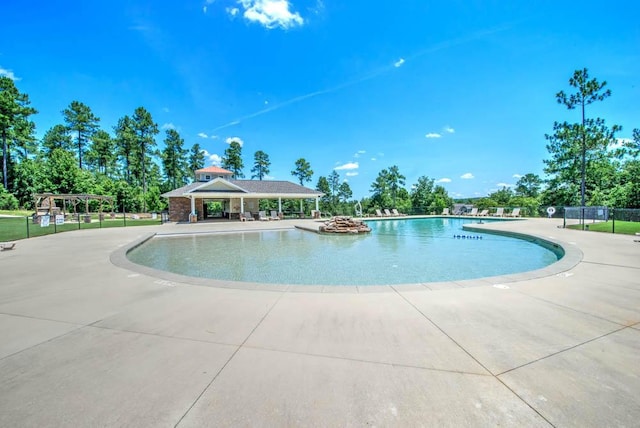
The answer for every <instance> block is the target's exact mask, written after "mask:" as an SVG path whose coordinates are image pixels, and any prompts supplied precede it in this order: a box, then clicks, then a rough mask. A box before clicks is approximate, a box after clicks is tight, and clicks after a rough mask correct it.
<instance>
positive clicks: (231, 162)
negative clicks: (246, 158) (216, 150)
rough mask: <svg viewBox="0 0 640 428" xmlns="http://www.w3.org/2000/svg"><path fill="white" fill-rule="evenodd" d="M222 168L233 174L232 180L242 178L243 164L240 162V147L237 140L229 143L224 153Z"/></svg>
mask: <svg viewBox="0 0 640 428" xmlns="http://www.w3.org/2000/svg"><path fill="white" fill-rule="evenodd" d="M222 167H223V168H224V169H228V170H229V171H231V172H233V178H235V179H238V178H244V174H243V173H242V168H244V163H243V162H242V146H241V145H240V143H239V142H238V141H237V140H233V141H231V143H230V144H229V147H227V149H226V150H225V151H224V156H223V157H222Z"/></svg>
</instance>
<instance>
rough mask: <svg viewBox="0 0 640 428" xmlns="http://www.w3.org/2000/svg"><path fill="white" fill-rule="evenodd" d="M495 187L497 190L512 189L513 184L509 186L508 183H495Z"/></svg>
mask: <svg viewBox="0 0 640 428" xmlns="http://www.w3.org/2000/svg"><path fill="white" fill-rule="evenodd" d="M496 186H498V188H500V189H502V188H503V187H513V184H509V183H496Z"/></svg>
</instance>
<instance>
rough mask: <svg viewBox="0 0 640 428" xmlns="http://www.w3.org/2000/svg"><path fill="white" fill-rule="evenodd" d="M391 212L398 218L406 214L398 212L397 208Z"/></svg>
mask: <svg viewBox="0 0 640 428" xmlns="http://www.w3.org/2000/svg"><path fill="white" fill-rule="evenodd" d="M391 212H392V213H393V215H395V216H396V217H400V216H405V215H406V214H403V213H399V212H398V210H397V209H396V208H394V209H392V210H391Z"/></svg>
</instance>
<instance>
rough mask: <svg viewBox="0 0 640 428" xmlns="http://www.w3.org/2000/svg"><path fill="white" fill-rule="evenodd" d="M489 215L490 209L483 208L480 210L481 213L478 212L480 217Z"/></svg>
mask: <svg viewBox="0 0 640 428" xmlns="http://www.w3.org/2000/svg"><path fill="white" fill-rule="evenodd" d="M488 215H489V210H482V211H480V214H478V217H486V216H488Z"/></svg>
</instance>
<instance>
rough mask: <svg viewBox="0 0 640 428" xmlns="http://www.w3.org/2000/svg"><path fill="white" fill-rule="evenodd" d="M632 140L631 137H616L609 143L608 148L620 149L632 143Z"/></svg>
mask: <svg viewBox="0 0 640 428" xmlns="http://www.w3.org/2000/svg"><path fill="white" fill-rule="evenodd" d="M632 142H633V140H632V139H631V138H616V142H615V143H613V144H611V146H610V147H609V148H610V149H621V148H622V147H624V146H625V145H627V144H629V143H632Z"/></svg>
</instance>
